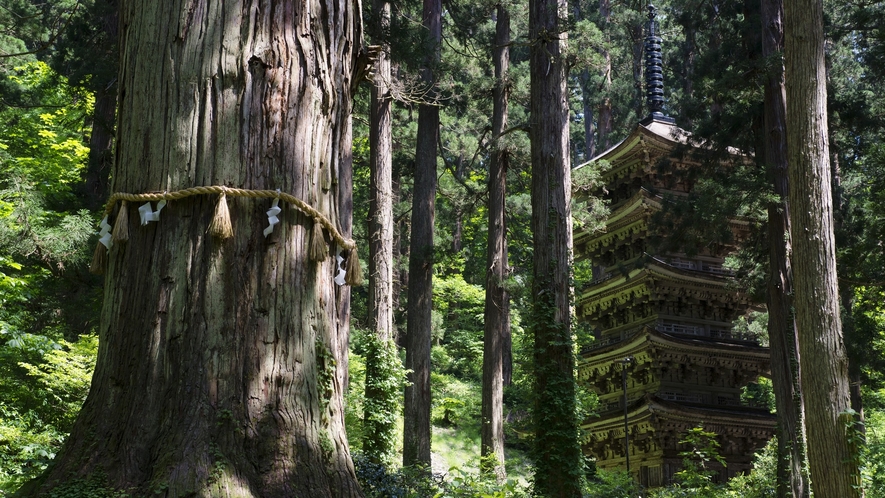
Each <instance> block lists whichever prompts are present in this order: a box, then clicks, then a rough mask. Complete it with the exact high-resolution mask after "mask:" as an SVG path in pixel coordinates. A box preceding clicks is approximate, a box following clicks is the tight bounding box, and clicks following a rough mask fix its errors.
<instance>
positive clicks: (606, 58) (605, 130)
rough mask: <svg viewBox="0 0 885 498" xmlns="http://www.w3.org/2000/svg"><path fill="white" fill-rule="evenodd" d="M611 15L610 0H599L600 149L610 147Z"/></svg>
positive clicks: (592, 153)
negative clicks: (601, 41) (602, 42)
mask: <svg viewBox="0 0 885 498" xmlns="http://www.w3.org/2000/svg"><path fill="white" fill-rule="evenodd" d="M611 16H612V4H611V0H599V17H600V20H601V21H602V31H603V33H605V38H606V41H605V45H603V49H602V73H603V78H602V88H601V90H602V103H600V104H599V113H598V114H599V120H598V121H597V125H596V143H597V144H598V145H599V149H600V150H602V151H605V150H608V148H609V147H611V145H612V144H611V136H610V135H611V132H612V126H613V124H612V99H611V91H612V55H611V53H610V52H609V50H608V43H609V36H608V33H609V29H610V27H609V23H610V22H611ZM594 155H595V151H592V152H591V155H590V157H588V158H587V159H588V160H590V159H592V157H593V156H594Z"/></svg>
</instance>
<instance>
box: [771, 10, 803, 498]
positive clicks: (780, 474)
mask: <svg viewBox="0 0 885 498" xmlns="http://www.w3.org/2000/svg"><path fill="white" fill-rule="evenodd" d="M761 18H762V56H763V57H764V58H765V59H766V60H770V59H772V58H778V59H780V58H781V57H782V55H781V54H782V53H783V44H784V42H783V39H784V38H783V32H784V30H783V1H782V0H763V2H762V9H761ZM766 66H769V67H772V68H773V69H772V70H770V72H769V73H768V75H767V77H766V80H765V116H764V121H765V130H764V133H763V141H764V144H765V150H764V160H765V164H766V167H767V168H769V171H770V172H771V173H770V176H771V179H772V182H773V186H774V193H775V195H776V196H777V198H778V200H777V201H775V202H771V203H769V205H768V243H769V252H768V262H769V267H770V270H769V271H770V272H771V273H770V275H769V281H768V336H769V343H770V346H771V376H772V381H773V384H774V393H775V406H776V408H777V414H778V428H777V442H778V452H777V461H778V464H777V495H778V496H779V497H796V498H804V497H807V496H808V492H809V485H808V480H807V476H806V475H805V470H804V469H805V432H804V425H803V418H804V417H803V413H802V391H801V389H800V386H799V379H800V376H799V344H798V337H797V331H796V327H795V323H794V322H793V303H792V295H793V274H792V268H791V266H790V251H791V249H790V238H789V237H790V208H789V204H788V203H787V196H788V194H789V181H788V178H787V136H786V117H787V116H786V115H787V107H786V95H785V89H784V72H783V62H782V61H781V62H780V63H779V64H771V65H769V64H766Z"/></svg>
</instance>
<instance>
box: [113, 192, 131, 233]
mask: <svg viewBox="0 0 885 498" xmlns="http://www.w3.org/2000/svg"><path fill="white" fill-rule="evenodd" d="M128 204H129V203H128V202H126V201H123V202H122V203H121V204H120V211H119V212H118V213H117V221H115V222H114V231H113V233H112V235H113V237H114V242H120V243H125V242H127V241H128V240H129V209H128V208H127V206H128Z"/></svg>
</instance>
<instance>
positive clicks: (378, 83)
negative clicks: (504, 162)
mask: <svg viewBox="0 0 885 498" xmlns="http://www.w3.org/2000/svg"><path fill="white" fill-rule="evenodd" d="M374 9H375V14H376V15H377V16H378V28H379V29H378V32H379V33H380V35H381V36H382V37H384V36H387V34H388V31H389V30H390V2H389V0H375V2H374ZM390 79H391V71H390V44H389V43H388V42H387V40H386V39H382V45H381V52H380V53H379V56H378V61H377V63H376V67H375V77H374V79H373V84H372V96H371V110H370V114H371V115H370V120H371V122H370V124H369V148H370V152H369V153H370V161H369V167H370V169H371V177H370V179H369V183H370V185H369V188H370V189H371V192H370V194H369V324H370V325H369V326H370V327H371V328H372V330H373V331H374V333H375V335H376V337H377V339H378V341H379V343H380V344H386V343H387V342H389V341H391V338H392V337H393V266H394V258H393V141H392V138H391V112H390V106H391V104H392V99H391V95H390ZM391 347H395V346H391ZM380 351H381V350H380V349H379V350H375V349H374V348H373V353H378V352H380ZM371 360H372V361H369V359H367V361H366V379H367V382H366V404H365V405H366V412H365V414H364V417H363V419H364V425H365V427H366V431H365V435H364V440H363V451H364V452H365V453H366V455H367V456H368V457H369V458H370V459H372V460H373V461H376V462H386V461H387V460H389V458H390V456H392V454H393V451H394V448H393V444H392V443H393V439H392V438H390V437H385V436H386V435H389V434H391V433H392V431H393V429H394V427H393V421H392V420H391V418H390V417H388V416H387V414H389V413H392V412H394V411H395V410H396V406H383V404H384V403H385V400H386V399H387V398H388V397H387V396H386V394H387V393H386V392H384V391H383V390H380V389H377V388H375V386H376V385H377V384H375V383H372V382H368V379H378V380H379V381H380V382H378V384H384V383H385V379H379V377H380V376H381V375H384V372H385V371H386V369H385V368H384V367H383V365H381V364H380V363H379V361H380V360H381V359H380V358H372V359H371ZM379 367H380V368H379ZM379 415H380V416H379Z"/></svg>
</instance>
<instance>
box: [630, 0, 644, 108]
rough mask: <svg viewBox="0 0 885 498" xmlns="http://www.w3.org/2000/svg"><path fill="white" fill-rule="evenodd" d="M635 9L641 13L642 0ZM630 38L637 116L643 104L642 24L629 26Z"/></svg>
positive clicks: (634, 102)
mask: <svg viewBox="0 0 885 498" xmlns="http://www.w3.org/2000/svg"><path fill="white" fill-rule="evenodd" d="M636 5H637V10H638V12H639V15H640V16H641V15H642V14H643V12H642V11H643V8H642V2H641V1H640V2H637V3H636ZM629 29H630V38H631V40H632V41H633V47H632V48H633V109H634V111H635V112H636V115H637V116H642V112H643V106H644V104H645V98H644V95H645V92H644V91H643V85H642V84H643V81H642V74H643V73H642V63H643V60H642V53H643V48H644V47H645V37H644V35H643V31H642V24H636V25H635V26H631V27H630V28H629Z"/></svg>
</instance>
